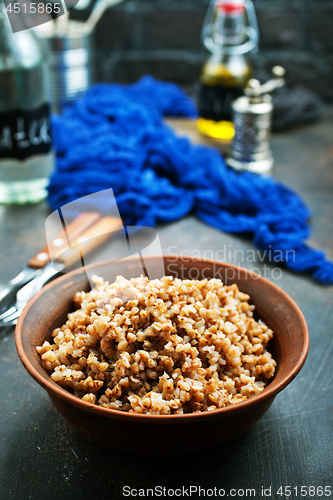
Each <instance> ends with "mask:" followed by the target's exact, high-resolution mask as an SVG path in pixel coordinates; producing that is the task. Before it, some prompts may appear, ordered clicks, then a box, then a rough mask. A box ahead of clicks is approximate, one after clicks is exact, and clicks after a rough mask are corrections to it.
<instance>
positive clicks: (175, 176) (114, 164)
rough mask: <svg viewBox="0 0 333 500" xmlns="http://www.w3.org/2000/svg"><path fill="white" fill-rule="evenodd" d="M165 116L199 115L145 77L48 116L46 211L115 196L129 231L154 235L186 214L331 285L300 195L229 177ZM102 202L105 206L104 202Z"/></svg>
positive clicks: (331, 269) (102, 87) (262, 181)
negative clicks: (248, 238) (52, 164)
mask: <svg viewBox="0 0 333 500" xmlns="http://www.w3.org/2000/svg"><path fill="white" fill-rule="evenodd" d="M171 115H172V116H187V117H195V116H196V115H197V111H196V107H195V105H194V103H193V101H192V100H191V99H190V98H189V97H188V96H186V95H185V93H184V92H183V91H182V90H181V89H180V88H179V87H177V86H176V85H174V84H172V83H165V82H159V81H156V80H154V79H153V78H151V77H148V76H146V77H144V78H142V79H141V80H140V81H139V82H137V83H136V84H134V85H129V86H124V85H118V84H99V85H95V86H94V87H92V88H91V89H90V90H89V91H88V92H87V93H86V95H85V97H84V98H83V99H81V100H78V101H77V102H75V104H74V105H73V106H71V107H69V108H67V109H66V110H65V111H64V113H63V115H61V116H58V115H54V116H53V118H52V120H53V123H52V125H53V138H54V145H55V150H56V155H57V167H56V170H55V172H54V173H53V175H52V177H51V179H50V184H49V187H48V193H49V196H48V200H49V204H50V206H51V208H52V209H53V210H55V209H57V208H59V207H61V206H63V205H64V204H66V203H69V202H70V201H73V200H75V199H77V198H80V197H82V196H86V195H88V194H92V193H95V192H97V191H102V190H105V189H107V188H112V189H113V192H114V194H115V196H116V200H117V205H118V208H119V211H120V213H121V216H122V217H123V218H124V220H125V222H126V224H127V225H144V226H152V227H153V226H155V225H156V224H157V223H163V222H170V221H173V220H176V219H179V218H181V217H184V216H186V215H187V214H189V213H190V212H192V213H194V214H195V215H197V216H198V217H199V218H200V219H202V220H203V221H205V222H207V223H208V224H210V225H212V226H215V227H217V228H219V229H221V230H222V231H226V232H230V233H252V234H253V241H254V244H255V245H256V246H257V247H258V248H260V249H262V250H264V251H265V250H266V251H270V255H271V256H273V259H274V260H275V261H276V262H280V261H284V263H285V265H286V266H287V267H288V268H289V269H291V270H293V271H298V272H304V271H306V272H310V273H311V274H312V276H313V278H315V279H316V280H318V281H320V282H322V283H330V284H331V283H333V263H332V262H330V261H327V260H326V258H325V254H324V253H323V252H322V251H320V250H314V249H312V248H310V247H309V246H308V245H307V244H306V243H305V240H306V239H307V238H309V236H310V228H309V225H308V223H307V220H308V219H309V217H310V215H311V213H310V210H309V208H308V207H307V206H306V205H305V203H304V202H303V200H302V199H301V198H300V196H299V195H298V194H297V193H295V192H294V191H293V190H292V189H290V188H288V187H287V186H285V185H283V184H281V183H279V182H276V181H275V180H274V179H273V178H271V177H262V176H260V175H256V174H252V173H249V172H243V173H237V172H234V171H233V170H230V169H228V168H227V166H226V164H225V162H224V160H223V158H222V156H221V155H220V154H219V153H218V152H217V151H216V150H214V149H213V148H209V147H206V146H201V145H196V146H194V145H192V144H191V143H190V142H189V141H188V140H187V139H185V138H179V137H177V136H176V135H175V134H174V132H173V131H172V130H171V128H169V127H168V126H167V125H165V124H164V122H163V116H171ZM99 203H100V206H103V205H104V204H105V203H107V200H105V199H104V198H103V193H101V196H100V199H99ZM98 208H99V207H98V206H97V207H96V209H98Z"/></svg>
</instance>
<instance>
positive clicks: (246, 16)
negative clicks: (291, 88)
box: [197, 0, 258, 141]
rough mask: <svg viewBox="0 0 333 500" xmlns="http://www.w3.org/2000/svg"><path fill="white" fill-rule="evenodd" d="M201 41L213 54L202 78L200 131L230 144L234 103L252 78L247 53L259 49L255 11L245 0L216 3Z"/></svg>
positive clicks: (222, 0) (218, 0) (199, 105)
mask: <svg viewBox="0 0 333 500" xmlns="http://www.w3.org/2000/svg"><path fill="white" fill-rule="evenodd" d="M202 39H203V43H204V44H205V46H206V48H207V49H208V50H209V51H210V52H211V53H212V54H211V55H210V56H209V58H208V60H207V61H206V63H205V64H204V66H203V68H202V71H201V76H200V89H199V99H198V107H199V115H200V118H199V119H198V123H197V125H198V129H199V130H200V132H202V133H203V134H205V135H207V136H209V137H213V138H217V139H224V140H226V141H230V140H231V139H232V137H233V135H234V127H233V124H232V118H231V103H232V101H233V100H234V99H236V98H237V97H239V96H241V95H242V94H243V89H244V88H245V86H246V84H247V83H248V81H249V80H250V78H251V77H252V68H251V64H250V61H249V59H248V53H249V52H250V51H251V50H254V49H256V48H257V46H258V29H257V23H256V17H255V13H254V8H253V5H252V3H251V2H248V1H247V2H245V0H213V1H212V2H211V4H210V7H209V9H208V11H207V16H206V19H205V23H204V27H203V31H202Z"/></svg>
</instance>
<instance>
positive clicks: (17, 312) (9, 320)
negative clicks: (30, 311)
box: [1, 309, 22, 325]
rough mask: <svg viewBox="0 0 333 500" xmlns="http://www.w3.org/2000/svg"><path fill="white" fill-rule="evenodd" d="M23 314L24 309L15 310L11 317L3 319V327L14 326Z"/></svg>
mask: <svg viewBox="0 0 333 500" xmlns="http://www.w3.org/2000/svg"><path fill="white" fill-rule="evenodd" d="M21 312H22V309H15V312H13V314H11V315H10V316H7V317H6V318H5V319H3V320H2V321H1V323H2V324H3V325H8V324H12V325H14V324H15V323H13V321H15V322H16V320H17V318H18V317H19V316H20V314H21Z"/></svg>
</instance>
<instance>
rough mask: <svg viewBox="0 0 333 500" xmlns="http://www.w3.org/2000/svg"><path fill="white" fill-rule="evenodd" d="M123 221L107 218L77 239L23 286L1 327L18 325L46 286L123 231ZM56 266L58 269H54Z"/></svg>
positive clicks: (3, 317)
mask: <svg viewBox="0 0 333 500" xmlns="http://www.w3.org/2000/svg"><path fill="white" fill-rule="evenodd" d="M122 228H123V225H122V221H121V219H118V218H116V217H112V216H106V217H103V218H102V219H100V220H99V221H97V222H96V223H95V224H93V225H92V226H91V227H90V228H89V229H88V230H87V231H84V232H83V233H81V235H80V237H78V238H76V240H75V241H74V242H73V245H72V247H70V248H69V249H68V250H66V251H65V252H63V253H62V254H61V256H59V257H58V258H57V259H56V261H54V263H52V262H50V263H49V264H47V265H46V266H45V267H44V269H43V271H42V273H41V274H40V275H38V276H36V278H34V279H32V280H31V281H30V282H29V283H28V284H26V285H25V286H23V287H22V288H21V289H20V290H19V291H18V292H17V294H16V302H15V304H13V305H12V306H11V307H10V308H9V309H8V310H7V311H6V312H4V313H3V314H1V315H0V327H8V326H11V325H16V323H17V320H18V318H19V316H20V315H21V312H22V310H23V309H24V307H25V306H26V304H27V303H28V301H29V300H30V299H31V297H33V296H34V295H35V294H36V293H37V292H38V291H39V290H40V289H41V288H42V287H43V286H44V285H45V283H47V282H48V281H50V280H53V279H55V278H57V277H58V276H60V275H61V274H62V273H63V272H64V270H65V269H66V268H68V267H71V266H72V265H73V264H75V263H76V262H77V261H80V259H81V260H82V256H83V255H87V254H88V253H89V252H91V251H92V250H94V249H96V248H97V247H98V246H99V245H101V244H102V243H103V242H104V241H106V240H107V239H108V238H109V237H110V235H111V234H112V233H115V232H117V231H118V230H119V229H122ZM54 264H56V267H54Z"/></svg>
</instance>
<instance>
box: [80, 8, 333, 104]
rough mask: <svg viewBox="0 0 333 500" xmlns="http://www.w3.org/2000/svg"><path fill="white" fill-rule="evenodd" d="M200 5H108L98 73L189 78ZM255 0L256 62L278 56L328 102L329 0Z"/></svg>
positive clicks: (197, 56)
mask: <svg viewBox="0 0 333 500" xmlns="http://www.w3.org/2000/svg"><path fill="white" fill-rule="evenodd" d="M207 5H208V1H207V0H124V1H123V2H122V3H121V4H119V5H118V6H115V7H112V8H110V9H109V10H108V11H107V12H106V13H105V14H104V16H103V17H102V19H101V20H100V22H99V23H98V25H97V29H96V32H95V37H94V38H95V47H96V65H97V75H98V80H100V81H118V82H123V83H127V82H134V81H136V80H137V79H138V78H140V76H142V75H143V74H146V73H149V74H152V75H153V76H155V77H156V78H160V79H163V80H170V81H174V82H177V83H180V84H182V85H184V86H186V85H192V84H193V83H194V82H196V81H197V79H198V75H199V72H200V67H201V65H202V63H203V62H204V60H205V58H206V57H207V52H206V51H205V49H204V48H203V47H202V46H201V43H200V32H201V27H202V23H203V19H204V15H205V12H206V9H207ZM254 5H255V8H256V13H257V18H258V24H259V30H260V35H261V42H260V50H259V52H258V53H257V54H256V55H254V56H253V62H254V65H255V67H259V68H264V69H266V70H269V69H270V68H271V67H272V66H273V65H275V64H280V65H282V66H284V67H285V68H286V72H287V73H286V76H287V83H288V84H289V85H293V84H298V83H301V84H303V85H304V86H306V87H307V88H309V89H312V90H314V91H316V92H317V93H318V94H319V95H321V96H322V97H323V98H324V99H325V100H327V101H331V102H332V101H333V57H332V50H333V2H332V0H254ZM87 13H88V12H81V13H78V12H76V13H74V16H72V17H77V18H80V17H81V18H82V17H85V16H86V15H87Z"/></svg>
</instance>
